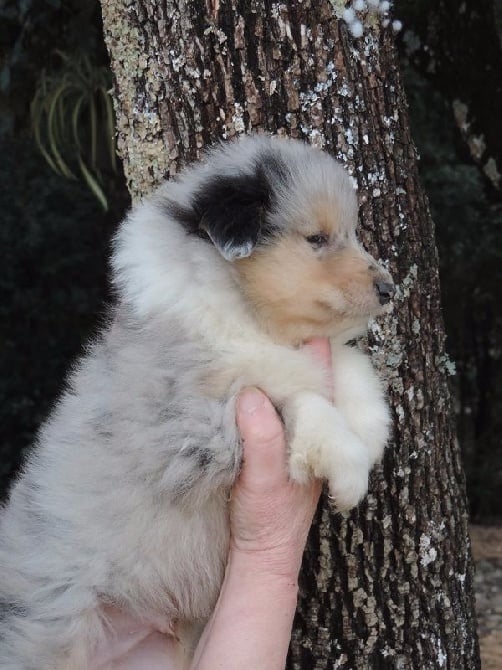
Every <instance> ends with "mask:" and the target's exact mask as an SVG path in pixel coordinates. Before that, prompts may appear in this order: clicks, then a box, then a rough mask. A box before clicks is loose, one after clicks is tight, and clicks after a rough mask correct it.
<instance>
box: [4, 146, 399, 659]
mask: <svg viewBox="0 0 502 670" xmlns="http://www.w3.org/2000/svg"><path fill="white" fill-rule="evenodd" d="M356 223H357V202H356V196H355V193H354V189H353V187H352V185H351V183H350V180H349V177H348V176H347V174H346V172H345V171H344V169H343V168H342V167H341V166H340V165H338V164H337V163H336V162H335V161H334V160H333V159H332V158H331V157H330V156H328V155H327V154H325V153H322V152H320V151H317V150H315V149H312V148H310V147H309V146H307V145H305V144H303V143H300V142H297V141H292V140H277V139H269V138H268V139H267V138H265V137H252V138H245V139H242V140H239V141H236V142H233V143H228V144H226V145H222V146H219V147H217V148H215V149H214V150H212V151H211V152H209V153H208V155H207V156H206V159H205V160H204V161H203V162H202V163H200V164H197V165H195V166H193V167H191V168H189V169H187V170H185V171H184V172H183V173H182V174H181V175H180V176H179V178H177V179H176V180H173V181H171V182H169V183H166V184H165V185H163V186H162V187H161V188H160V189H159V190H158V191H157V192H156V193H155V194H154V195H153V197H151V198H150V199H148V200H146V201H145V202H144V203H142V204H141V205H139V206H138V207H136V208H135V209H133V210H132V212H131V213H130V214H129V216H128V217H127V218H126V220H125V221H124V222H123V223H122V225H121V226H120V228H119V231H118V233H117V235H116V239H115V247H114V253H113V259H112V266H113V281H114V284H115V287H116V291H117V298H118V299H117V304H116V306H115V308H114V311H113V314H112V315H111V317H110V319H109V323H108V326H107V327H106V328H105V329H104V331H103V332H102V333H101V335H100V337H99V338H98V339H97V340H96V341H95V342H94V343H93V344H92V345H91V346H90V347H89V348H88V350H87V352H86V354H85V355H84V356H83V358H82V359H81V360H80V362H79V363H78V364H77V365H76V367H75V369H74V370H73V372H72V373H71V375H70V377H69V379H68V383H67V388H66V391H65V392H64V393H63V395H62V397H61V399H60V400H59V402H58V403H57V405H56V407H55V408H54V411H53V412H52V414H51V416H50V417H49V419H48V420H47V422H46V423H45V425H44V426H43V428H42V429H41V431H40V434H39V436H38V440H37V444H36V447H35V449H34V450H33V452H32V453H31V455H30V457H29V458H28V461H27V463H26V466H25V468H24V471H23V473H22V474H21V476H20V478H19V479H18V480H17V482H16V483H15V485H14V487H13V489H12V492H11V496H10V501H9V502H8V504H7V505H6V507H5V509H4V510H3V512H2V519H1V529H0V566H1V568H0V569H1V577H0V580H1V585H0V599H1V602H2V604H3V620H2V622H1V624H0V667H1V668H3V669H4V670H54V668H65V669H68V668H71V669H74V670H84V669H86V668H89V664H90V661H89V658H90V657H91V654H92V650H93V649H94V647H95V646H96V645H97V644H98V643H99V641H100V639H101V637H102V636H103V634H104V631H105V629H106V625H107V622H106V615H105V611H106V607H107V606H109V605H113V606H118V607H120V608H122V609H124V610H126V611H128V612H130V613H132V614H134V615H135V616H138V617H140V618H141V619H143V620H145V621H151V622H152V623H154V624H155V625H156V626H159V627H164V628H165V629H166V630H169V629H171V628H172V627H173V626H174V625H175V624H174V622H177V623H176V634H177V635H178V636H179V637H180V638H181V639H182V641H185V642H184V643H186V645H187V646H188V645H189V642H188V641H189V640H192V641H193V640H194V639H196V637H197V633H196V631H197V630H198V629H199V628H200V627H201V626H202V625H203V623H204V621H205V620H206V619H207V617H208V616H209V615H210V613H211V611H212V608H213V607H214V604H215V602H216V598H217V595H218V592H219V588H220V585H221V581H222V577H223V571H224V567H225V559H226V553H227V546H228V533H229V531H228V518H227V502H226V501H227V497H228V491H229V488H230V487H231V486H232V484H233V483H234V481H235V478H236V476H237V474H238V472H239V467H240V462H241V445H240V442H239V436H238V434H237V432H236V426H235V417H234V406H235V398H236V396H237V394H238V393H239V391H240V390H241V389H242V388H243V387H246V386H256V387H259V388H261V389H263V390H264V392H265V393H267V395H268V396H269V397H270V398H271V400H272V401H273V403H274V404H275V406H276V407H277V408H278V410H279V411H280V412H281V416H282V417H283V420H284V425H285V429H286V432H287V436H288V444H289V452H290V474H291V477H292V478H293V479H294V480H296V481H298V482H305V481H307V480H308V479H309V478H310V477H320V478H323V479H325V480H326V481H327V482H328V485H329V489H330V492H331V495H332V496H333V498H334V499H335V501H336V504H337V506H338V508H339V509H342V510H347V509H350V508H351V507H353V506H355V505H357V503H358V501H359V500H360V499H361V497H362V496H363V495H364V494H365V492H366V489H367V481H368V472H369V470H370V468H371V466H372V465H373V464H374V463H375V462H376V461H377V460H378V459H379V458H380V457H381V455H382V451H383V448H384V444H385V442H386V439H387V434H388V426H389V415H388V410H387V407H386V404H385V401H384V398H383V392H382V389H381V387H380V383H379V381H378V379H377V377H376V375H375V373H374V372H373V370H372V367H371V365H370V362H369V360H368V358H367V357H366V356H364V355H363V354H362V353H361V352H359V351H358V350H356V349H354V348H351V347H350V346H347V345H346V342H348V341H349V340H350V339H352V338H353V337H354V336H356V335H358V334H361V333H362V332H363V331H364V330H365V327H366V325H367V321H368V318H369V317H370V316H374V315H377V314H379V313H381V312H382V311H383V310H385V309H386V308H387V305H388V304H389V303H390V301H391V298H392V294H393V284H392V280H391V277H390V276H389V274H388V273H387V271H386V270H385V269H383V268H382V267H380V266H379V265H378V264H377V263H376V262H375V260H374V259H373V258H372V257H371V256H370V255H369V254H368V253H366V251H364V249H363V248H362V247H361V245H360V244H359V243H358V241H357V239H356V234H355V229H356ZM314 336H329V337H331V338H332V342H333V374H334V391H335V403H334V406H333V404H332V403H331V402H330V401H329V400H328V398H329V395H330V391H329V389H328V388H327V383H326V378H325V372H323V371H322V370H318V369H316V366H315V365H314V364H312V361H311V359H310V357H309V355H308V354H307V353H306V352H304V351H303V350H302V349H301V348H299V345H301V344H302V343H303V342H304V341H305V340H307V339H308V338H312V337H314Z"/></svg>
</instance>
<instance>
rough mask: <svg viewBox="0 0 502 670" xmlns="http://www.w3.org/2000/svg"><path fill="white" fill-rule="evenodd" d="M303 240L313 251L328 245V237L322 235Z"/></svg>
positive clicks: (310, 236)
mask: <svg viewBox="0 0 502 670" xmlns="http://www.w3.org/2000/svg"><path fill="white" fill-rule="evenodd" d="M305 239H306V240H307V242H308V243H309V244H310V245H312V247H313V248H314V249H321V247H325V246H326V245H327V244H328V236H327V235H324V234H323V233H318V234H317V235H309V236H308V237H306V238H305Z"/></svg>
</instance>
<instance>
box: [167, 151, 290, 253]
mask: <svg viewBox="0 0 502 670" xmlns="http://www.w3.org/2000/svg"><path fill="white" fill-rule="evenodd" d="M286 179H287V169H286V166H285V165H284V163H283V162H282V161H281V160H280V158H278V157H277V156H275V155H274V154H273V153H272V152H266V153H263V154H261V155H259V156H257V157H256V160H255V163H254V165H251V166H250V170H249V171H248V170H245V171H244V170H243V171H242V172H239V173H237V174H226V175H214V176H213V177H210V178H208V179H207V180H206V182H205V183H204V184H203V185H201V186H200V187H199V188H198V190H197V191H196V192H195V193H194V194H193V196H192V202H191V205H192V207H191V208H190V209H187V208H186V207H180V206H179V205H177V204H176V203H174V202H166V203H165V204H166V208H167V210H168V212H169V214H170V216H173V217H174V218H176V219H177V220H178V221H179V222H180V223H181V224H182V225H183V226H184V227H185V228H186V229H187V231H188V232H189V234H192V235H198V236H200V237H207V238H209V239H210V240H211V241H212V242H213V244H214V245H215V247H216V248H217V249H218V251H219V252H220V253H221V255H222V256H223V257H224V258H225V259H226V260H229V261H233V260H235V259H237V258H245V257H246V256H249V255H250V254H251V253H252V251H253V249H254V248H255V247H256V245H257V244H258V243H259V242H262V241H265V240H266V239H267V237H270V236H271V235H272V234H273V232H274V231H273V227H272V225H271V224H270V222H269V221H268V220H267V214H268V212H270V209H271V207H272V204H273V197H274V184H277V183H278V182H284V181H285V180H286Z"/></svg>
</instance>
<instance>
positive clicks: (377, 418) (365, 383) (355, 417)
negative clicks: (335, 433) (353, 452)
mask: <svg viewBox="0 0 502 670" xmlns="http://www.w3.org/2000/svg"><path fill="white" fill-rule="evenodd" d="M332 359H333V386H334V400H335V406H336V407H337V408H338V410H339V411H340V412H341V414H342V415H343V417H344V418H345V420H346V422H347V424H348V426H349V427H350V429H351V430H352V431H353V432H354V433H355V434H356V435H357V436H358V437H359V438H360V440H361V441H362V442H363V443H364V445H365V446H366V448H367V449H368V454H369V461H370V467H371V466H372V465H374V464H375V463H376V462H377V461H379V460H380V459H381V457H382V454H383V450H384V447H385V444H386V442H387V439H388V436H389V427H390V413H389V408H388V405H387V403H386V401H385V394H384V391H383V388H382V384H381V382H380V380H379V379H378V377H377V374H376V372H375V370H374V369H373V366H372V365H371V361H370V358H369V357H368V356H366V355H365V354H363V353H362V352H361V351H359V349H355V348H353V347H349V346H339V347H333V349H332Z"/></svg>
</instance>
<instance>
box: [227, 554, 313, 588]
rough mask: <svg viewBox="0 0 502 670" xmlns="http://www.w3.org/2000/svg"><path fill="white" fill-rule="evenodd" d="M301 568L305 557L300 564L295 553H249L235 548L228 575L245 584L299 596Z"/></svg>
mask: <svg viewBox="0 0 502 670" xmlns="http://www.w3.org/2000/svg"><path fill="white" fill-rule="evenodd" d="M300 565H301V557H300V559H299V560H296V559H295V557H294V552H292V551H288V550H286V549H284V550H278V549H277V548H274V549H264V550H248V549H244V548H242V547H236V546H233V545H232V544H231V545H230V551H229V553H228V560H227V569H226V574H227V576H230V575H232V576H234V577H235V578H237V579H239V580H242V582H243V583H248V582H251V583H254V584H256V585H261V584H263V585H265V586H266V587H267V588H269V587H270V588H273V589H274V590H275V591H280V590H284V591H285V592H286V593H287V592H289V593H291V592H294V593H295V595H296V593H297V591H298V573H299V571H300Z"/></svg>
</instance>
